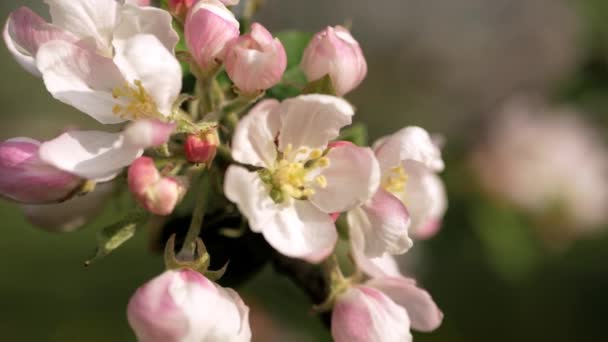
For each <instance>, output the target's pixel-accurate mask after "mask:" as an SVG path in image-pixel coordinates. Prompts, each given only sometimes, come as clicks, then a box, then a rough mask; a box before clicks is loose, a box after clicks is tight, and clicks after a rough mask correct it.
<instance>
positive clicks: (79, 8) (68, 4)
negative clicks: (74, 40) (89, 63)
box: [44, 0, 119, 55]
mask: <svg viewBox="0 0 608 342" xmlns="http://www.w3.org/2000/svg"><path fill="white" fill-rule="evenodd" d="M44 2H46V3H47V4H48V5H49V11H50V12H51V18H52V23H53V24H55V25H57V26H59V27H61V28H63V29H64V30H66V31H68V32H72V33H73V34H75V35H76V36H77V37H79V38H81V39H83V41H84V42H85V43H86V44H87V46H88V47H90V48H95V49H97V50H98V51H99V52H102V53H106V55H109V54H110V53H111V51H112V50H111V48H112V46H111V45H110V41H111V39H112V32H113V31H114V27H115V26H116V23H117V20H118V17H119V15H118V9H119V4H118V2H117V1H113V0H112V1H111V0H78V1H75V0H44Z"/></svg>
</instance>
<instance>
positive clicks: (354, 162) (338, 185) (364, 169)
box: [281, 132, 380, 213]
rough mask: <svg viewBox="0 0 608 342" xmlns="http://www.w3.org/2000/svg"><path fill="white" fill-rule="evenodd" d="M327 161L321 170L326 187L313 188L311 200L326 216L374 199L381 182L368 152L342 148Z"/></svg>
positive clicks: (335, 149) (351, 146) (353, 147)
mask: <svg viewBox="0 0 608 342" xmlns="http://www.w3.org/2000/svg"><path fill="white" fill-rule="evenodd" d="M281 134H283V132H281ZM327 158H329V162H330V164H329V167H327V168H325V169H323V170H322V171H321V174H322V175H323V176H324V177H325V178H326V180H327V186H326V187H325V188H321V187H318V188H316V189H315V194H314V195H312V196H311V198H310V200H311V201H312V202H313V203H314V204H315V205H316V206H317V207H319V209H321V210H323V211H325V212H326V213H336V212H343V211H347V210H350V209H352V208H354V207H357V206H359V205H361V204H363V203H364V202H366V201H367V200H369V199H370V198H372V196H374V194H375V193H376V191H377V190H378V186H379V183H380V168H379V166H378V162H377V161H376V158H375V157H374V153H373V152H372V150H371V149H369V148H363V147H358V146H355V145H352V144H348V145H343V146H341V147H336V148H332V149H331V150H330V151H329V153H328V154H327Z"/></svg>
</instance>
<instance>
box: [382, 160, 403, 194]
mask: <svg viewBox="0 0 608 342" xmlns="http://www.w3.org/2000/svg"><path fill="white" fill-rule="evenodd" d="M390 172H391V173H390V174H389V175H388V176H387V177H386V178H385V179H384V181H383V182H382V187H383V188H384V189H385V190H386V191H389V192H392V193H400V192H403V191H405V186H406V184H407V174H406V173H405V170H404V169H403V167H402V166H396V167H393V168H391V170H390Z"/></svg>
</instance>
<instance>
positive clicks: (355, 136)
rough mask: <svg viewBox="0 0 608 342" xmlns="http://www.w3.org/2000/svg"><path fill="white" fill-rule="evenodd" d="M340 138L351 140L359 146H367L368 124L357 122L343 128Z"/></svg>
mask: <svg viewBox="0 0 608 342" xmlns="http://www.w3.org/2000/svg"><path fill="white" fill-rule="evenodd" d="M338 140H346V141H350V142H352V143H353V144H355V145H358V146H367V126H365V125H364V124H362V123H356V124H353V125H352V126H350V127H348V128H345V129H343V130H342V132H341V134H340V136H339V137H338Z"/></svg>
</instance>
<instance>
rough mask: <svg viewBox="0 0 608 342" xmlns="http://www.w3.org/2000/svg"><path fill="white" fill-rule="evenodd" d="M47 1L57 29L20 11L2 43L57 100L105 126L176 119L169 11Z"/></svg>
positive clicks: (95, 0)
mask: <svg viewBox="0 0 608 342" xmlns="http://www.w3.org/2000/svg"><path fill="white" fill-rule="evenodd" d="M46 3H47V4H48V5H49V9H50V13H51V19H52V22H51V23H47V22H45V21H44V20H43V19H42V18H40V17H39V16H38V15H36V14H35V13H33V12H32V11H30V10H29V9H27V8H25V7H22V8H20V9H18V10H17V11H15V12H13V13H12V14H11V16H10V17H9V19H8V21H7V24H6V26H5V30H4V38H5V41H6V43H7V46H8V47H9V50H10V51H11V52H12V53H13V55H14V56H15V58H16V59H17V61H18V62H19V63H20V64H22V65H24V66H25V68H26V69H27V70H30V71H32V72H34V73H36V74H40V75H41V76H42V78H43V80H44V83H45V85H46V88H47V90H48V91H49V92H50V93H51V94H52V95H53V97H55V98H56V99H58V100H60V101H62V102H64V103H66V104H69V105H71V106H74V107H75V108H77V109H78V110H80V111H82V112H84V113H86V114H88V115H90V116H91V117H93V118H94V119H96V120H97V121H99V122H101V123H104V124H112V123H120V122H124V121H126V120H134V119H140V118H157V119H158V118H162V117H166V116H168V115H170V114H171V111H172V107H173V103H174V102H175V100H176V98H177V96H178V95H179V92H180V90H181V68H180V65H179V62H178V61H177V60H176V59H175V57H174V56H173V49H174V47H175V45H176V43H177V41H178V39H179V37H178V35H177V33H176V32H175V31H174V30H173V28H172V26H171V16H170V15H169V14H168V13H167V12H165V11H163V10H160V9H158V8H154V7H149V6H144V7H140V6H135V5H132V4H128V3H127V4H124V3H123V2H121V1H115V0H83V1H68V0H46Z"/></svg>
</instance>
